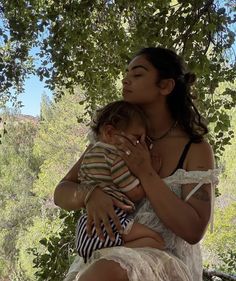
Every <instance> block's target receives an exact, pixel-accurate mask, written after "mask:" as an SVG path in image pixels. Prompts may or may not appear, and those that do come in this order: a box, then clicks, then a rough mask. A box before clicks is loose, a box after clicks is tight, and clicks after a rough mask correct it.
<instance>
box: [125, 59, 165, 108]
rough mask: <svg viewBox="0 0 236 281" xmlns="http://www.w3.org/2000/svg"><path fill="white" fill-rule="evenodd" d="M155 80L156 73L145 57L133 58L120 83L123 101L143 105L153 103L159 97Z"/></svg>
mask: <svg viewBox="0 0 236 281" xmlns="http://www.w3.org/2000/svg"><path fill="white" fill-rule="evenodd" d="M157 80H158V72H157V70H156V68H155V67H154V66H153V65H152V64H151V63H150V62H149V61H148V60H147V59H146V58H145V56H137V57H135V58H134V59H133V60H132V61H131V62H130V64H129V65H128V68H127V72H126V75H125V77H124V79H123V81H122V82H123V97H124V100H125V101H128V102H131V103H136V104H143V105H145V104H149V103H153V102H154V101H156V100H157V99H158V96H159V95H158V93H159V90H160V89H159V87H158V85H157Z"/></svg>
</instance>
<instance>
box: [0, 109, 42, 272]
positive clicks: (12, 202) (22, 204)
mask: <svg viewBox="0 0 236 281" xmlns="http://www.w3.org/2000/svg"><path fill="white" fill-rule="evenodd" d="M4 120H6V128H7V133H6V134H5V135H4V137H3V139H2V144H1V146H0V190H1V192H0V205H1V208H0V226H1V235H0V248H1V250H0V257H1V259H2V260H5V263H1V264H2V266H3V270H2V274H4V271H6V267H9V268H11V269H10V270H12V272H13V271H14V270H15V266H16V260H17V250H16V241H17V236H18V234H19V232H20V231H21V230H22V228H25V227H27V226H28V225H30V224H31V222H32V217H33V216H35V215H36V214H37V213H38V212H39V211H40V210H39V209H38V207H39V201H38V200H37V199H36V198H35V195H34V193H32V191H31V189H32V184H33V181H34V180H35V179H36V176H37V172H38V166H39V162H38V161H37V159H36V158H35V157H34V156H33V153H32V151H33V141H34V137H35V135H36V132H37V128H36V126H35V124H33V123H31V122H21V121H19V120H18V119H17V116H16V115H11V116H9V115H7V114H5V115H4ZM8 273H9V272H8Z"/></svg>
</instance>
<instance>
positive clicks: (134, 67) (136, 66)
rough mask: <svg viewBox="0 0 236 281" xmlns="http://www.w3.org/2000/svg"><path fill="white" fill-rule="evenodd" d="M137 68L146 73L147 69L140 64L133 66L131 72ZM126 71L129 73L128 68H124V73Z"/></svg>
mask: <svg viewBox="0 0 236 281" xmlns="http://www.w3.org/2000/svg"><path fill="white" fill-rule="evenodd" d="M139 67H141V68H143V69H145V70H146V71H148V69H147V68H146V67H145V66H143V65H141V64H139V65H135V66H133V67H132V68H131V70H134V69H136V68H139ZM128 71H129V70H128V68H126V72H128Z"/></svg>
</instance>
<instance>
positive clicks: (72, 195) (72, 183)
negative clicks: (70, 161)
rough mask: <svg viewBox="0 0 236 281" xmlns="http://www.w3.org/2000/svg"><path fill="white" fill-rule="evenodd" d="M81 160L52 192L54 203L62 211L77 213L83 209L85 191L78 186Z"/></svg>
mask: <svg viewBox="0 0 236 281" xmlns="http://www.w3.org/2000/svg"><path fill="white" fill-rule="evenodd" d="M82 159H83V156H82V157H81V158H80V159H79V160H78V161H77V162H76V163H75V165H74V166H73V167H72V168H71V170H70V171H69V172H68V173H67V174H66V176H65V177H64V178H63V179H62V180H61V181H60V182H59V184H58V185H57V186H56V189H55V191H54V203H55V204H56V205H57V206H59V207H61V208H62V209H65V210H68V211H72V210H74V211H77V210H79V209H80V208H82V207H84V199H85V196H86V194H87V191H86V190H85V189H84V188H82V186H79V184H78V172H79V168H80V165H81V162H82ZM79 187H81V188H79Z"/></svg>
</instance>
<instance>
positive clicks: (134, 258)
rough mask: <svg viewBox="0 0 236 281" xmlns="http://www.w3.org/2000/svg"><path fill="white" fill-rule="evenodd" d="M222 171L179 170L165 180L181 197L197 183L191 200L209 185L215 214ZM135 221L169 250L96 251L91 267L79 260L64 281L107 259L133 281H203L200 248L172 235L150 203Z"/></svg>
mask: <svg viewBox="0 0 236 281" xmlns="http://www.w3.org/2000/svg"><path fill="white" fill-rule="evenodd" d="M218 174H219V171H218V170H208V171H185V170H183V169H178V170H177V171H176V172H175V173H174V174H173V175H171V176H169V177H167V178H164V179H163V180H164V181H165V183H166V184H167V185H168V186H169V188H170V189H171V190H172V191H173V192H174V193H175V194H176V195H177V196H178V197H181V185H182V184H187V183H196V187H195V188H194V190H193V191H192V192H190V194H189V195H188V197H187V198H186V199H185V200H186V201H187V200H188V199H189V198H190V197H191V195H192V194H193V193H194V192H196V191H197V190H198V189H199V188H201V186H202V185H203V184H205V183H210V184H211V187H212V188H211V191H212V212H211V222H212V220H213V209H214V206H213V205H214V193H215V191H214V185H215V184H216V183H217V178H218ZM135 220H136V221H137V222H139V223H142V224H145V225H147V226H149V227H150V228H152V229H153V230H155V231H157V232H159V233H160V234H162V236H163V238H164V239H165V242H166V245H167V250H165V251H161V250H158V249H154V248H149V247H145V248H126V247H122V246H121V247H113V248H106V249H101V250H98V251H95V252H94V254H93V256H92V258H91V259H90V260H89V261H88V263H87V264H84V262H83V259H82V258H80V257H76V259H75V261H74V263H73V264H72V265H71V267H70V269H69V272H68V274H67V277H66V278H65V279H64V281H77V280H78V279H79V277H80V275H81V274H82V273H83V272H84V271H85V270H86V269H87V268H88V267H89V266H90V265H91V264H92V263H93V262H95V261H97V260H99V259H106V260H112V261H116V262H118V263H119V264H120V266H121V267H122V268H123V269H125V270H126V271H127V275H128V278H129V280H130V281H143V280H145V281H146V280H148V281H190V280H191V281H200V280H202V260H201V250H200V245H199V244H195V245H190V244H188V243H187V242H185V241H184V240H183V239H181V238H180V237H178V236H176V235H175V234H174V233H173V232H172V231H170V230H169V229H167V228H166V227H165V226H164V225H163V223H162V222H161V221H160V219H159V218H158V217H157V216H156V214H155V212H154V211H153V209H152V206H151V204H150V203H149V201H148V200H146V199H144V201H143V203H142V205H141V206H140V208H139V209H138V211H137V213H136V215H135Z"/></svg>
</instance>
